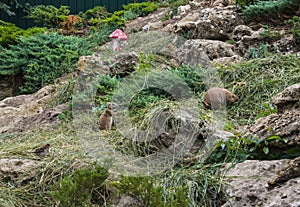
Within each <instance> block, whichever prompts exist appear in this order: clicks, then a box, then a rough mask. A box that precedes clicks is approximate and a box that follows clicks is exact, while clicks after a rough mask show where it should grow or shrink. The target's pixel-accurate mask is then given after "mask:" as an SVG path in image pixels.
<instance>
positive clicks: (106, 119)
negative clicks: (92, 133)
mask: <svg viewBox="0 0 300 207" xmlns="http://www.w3.org/2000/svg"><path fill="white" fill-rule="evenodd" d="M116 108H117V104H115V103H113V102H108V103H107V106H106V109H105V111H104V112H103V113H102V114H101V116H100V118H99V128H100V130H111V127H112V123H113V112H115V110H116Z"/></svg>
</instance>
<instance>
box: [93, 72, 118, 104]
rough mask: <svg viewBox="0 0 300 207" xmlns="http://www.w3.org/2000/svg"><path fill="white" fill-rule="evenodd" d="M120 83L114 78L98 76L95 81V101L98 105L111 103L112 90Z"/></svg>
mask: <svg viewBox="0 0 300 207" xmlns="http://www.w3.org/2000/svg"><path fill="white" fill-rule="evenodd" d="M119 83H120V81H119V80H118V79H117V78H116V77H111V76H110V75H107V76H100V78H99V81H97V86H96V87H97V94H96V97H95V101H96V103H97V104H98V105H100V104H103V103H106V102H109V101H111V97H112V95H113V92H114V90H115V89H116V88H117V87H118V85H119Z"/></svg>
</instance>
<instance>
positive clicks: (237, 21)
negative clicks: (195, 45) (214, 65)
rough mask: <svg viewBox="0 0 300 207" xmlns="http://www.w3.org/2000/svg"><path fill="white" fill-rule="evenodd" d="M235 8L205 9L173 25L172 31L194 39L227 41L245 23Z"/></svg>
mask: <svg viewBox="0 0 300 207" xmlns="http://www.w3.org/2000/svg"><path fill="white" fill-rule="evenodd" d="M235 9H236V8H235V6H228V7H225V8H224V7H215V8H204V9H201V10H200V11H199V10H197V11H194V12H191V13H190V14H188V15H187V16H186V17H184V18H183V19H181V20H180V21H178V22H176V23H175V24H172V25H173V26H172V27H170V26H169V27H168V28H172V31H174V32H175V33H179V34H183V35H187V31H188V32H189V34H188V36H189V38H192V39H212V40H227V39H229V37H230V34H231V32H232V31H233V29H234V28H235V27H236V26H237V25H241V24H242V23H243V19H242V17H240V16H239V15H238V14H237V13H236V11H235Z"/></svg>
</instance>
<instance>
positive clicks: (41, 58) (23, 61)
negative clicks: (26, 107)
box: [0, 33, 91, 93]
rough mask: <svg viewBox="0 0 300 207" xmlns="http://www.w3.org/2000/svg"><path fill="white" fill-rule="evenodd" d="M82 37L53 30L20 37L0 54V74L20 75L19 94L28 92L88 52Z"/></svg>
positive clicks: (65, 70)
mask: <svg viewBox="0 0 300 207" xmlns="http://www.w3.org/2000/svg"><path fill="white" fill-rule="evenodd" d="M90 47H91V45H90V43H89V42H88V41H87V40H86V39H84V38H78V37H72V36H67V37H64V36H62V35H59V34H57V33H49V34H38V35H35V36H31V37H20V38H19V43H18V44H17V45H11V46H10V47H9V48H8V49H3V51H2V52H1V53H0V74H1V75H22V76H23V79H24V84H23V85H22V86H21V88H20V90H21V93H32V92H35V91H37V90H38V89H39V88H41V87H42V86H43V85H45V84H49V83H52V82H53V81H54V80H55V79H56V78H58V77H60V76H61V75H63V74H64V73H67V72H71V71H73V70H74V68H75V64H76V63H77V61H78V58H79V57H80V56H82V55H87V54H90V52H89V49H90Z"/></svg>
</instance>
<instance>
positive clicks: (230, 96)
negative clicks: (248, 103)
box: [223, 89, 239, 103]
mask: <svg viewBox="0 0 300 207" xmlns="http://www.w3.org/2000/svg"><path fill="white" fill-rule="evenodd" d="M223 90H224V93H225V96H226V100H227V101H228V102H230V103H233V102H236V101H238V100H239V97H237V96H236V95H235V94H233V93H232V92H230V91H228V90H227V89H223Z"/></svg>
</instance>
